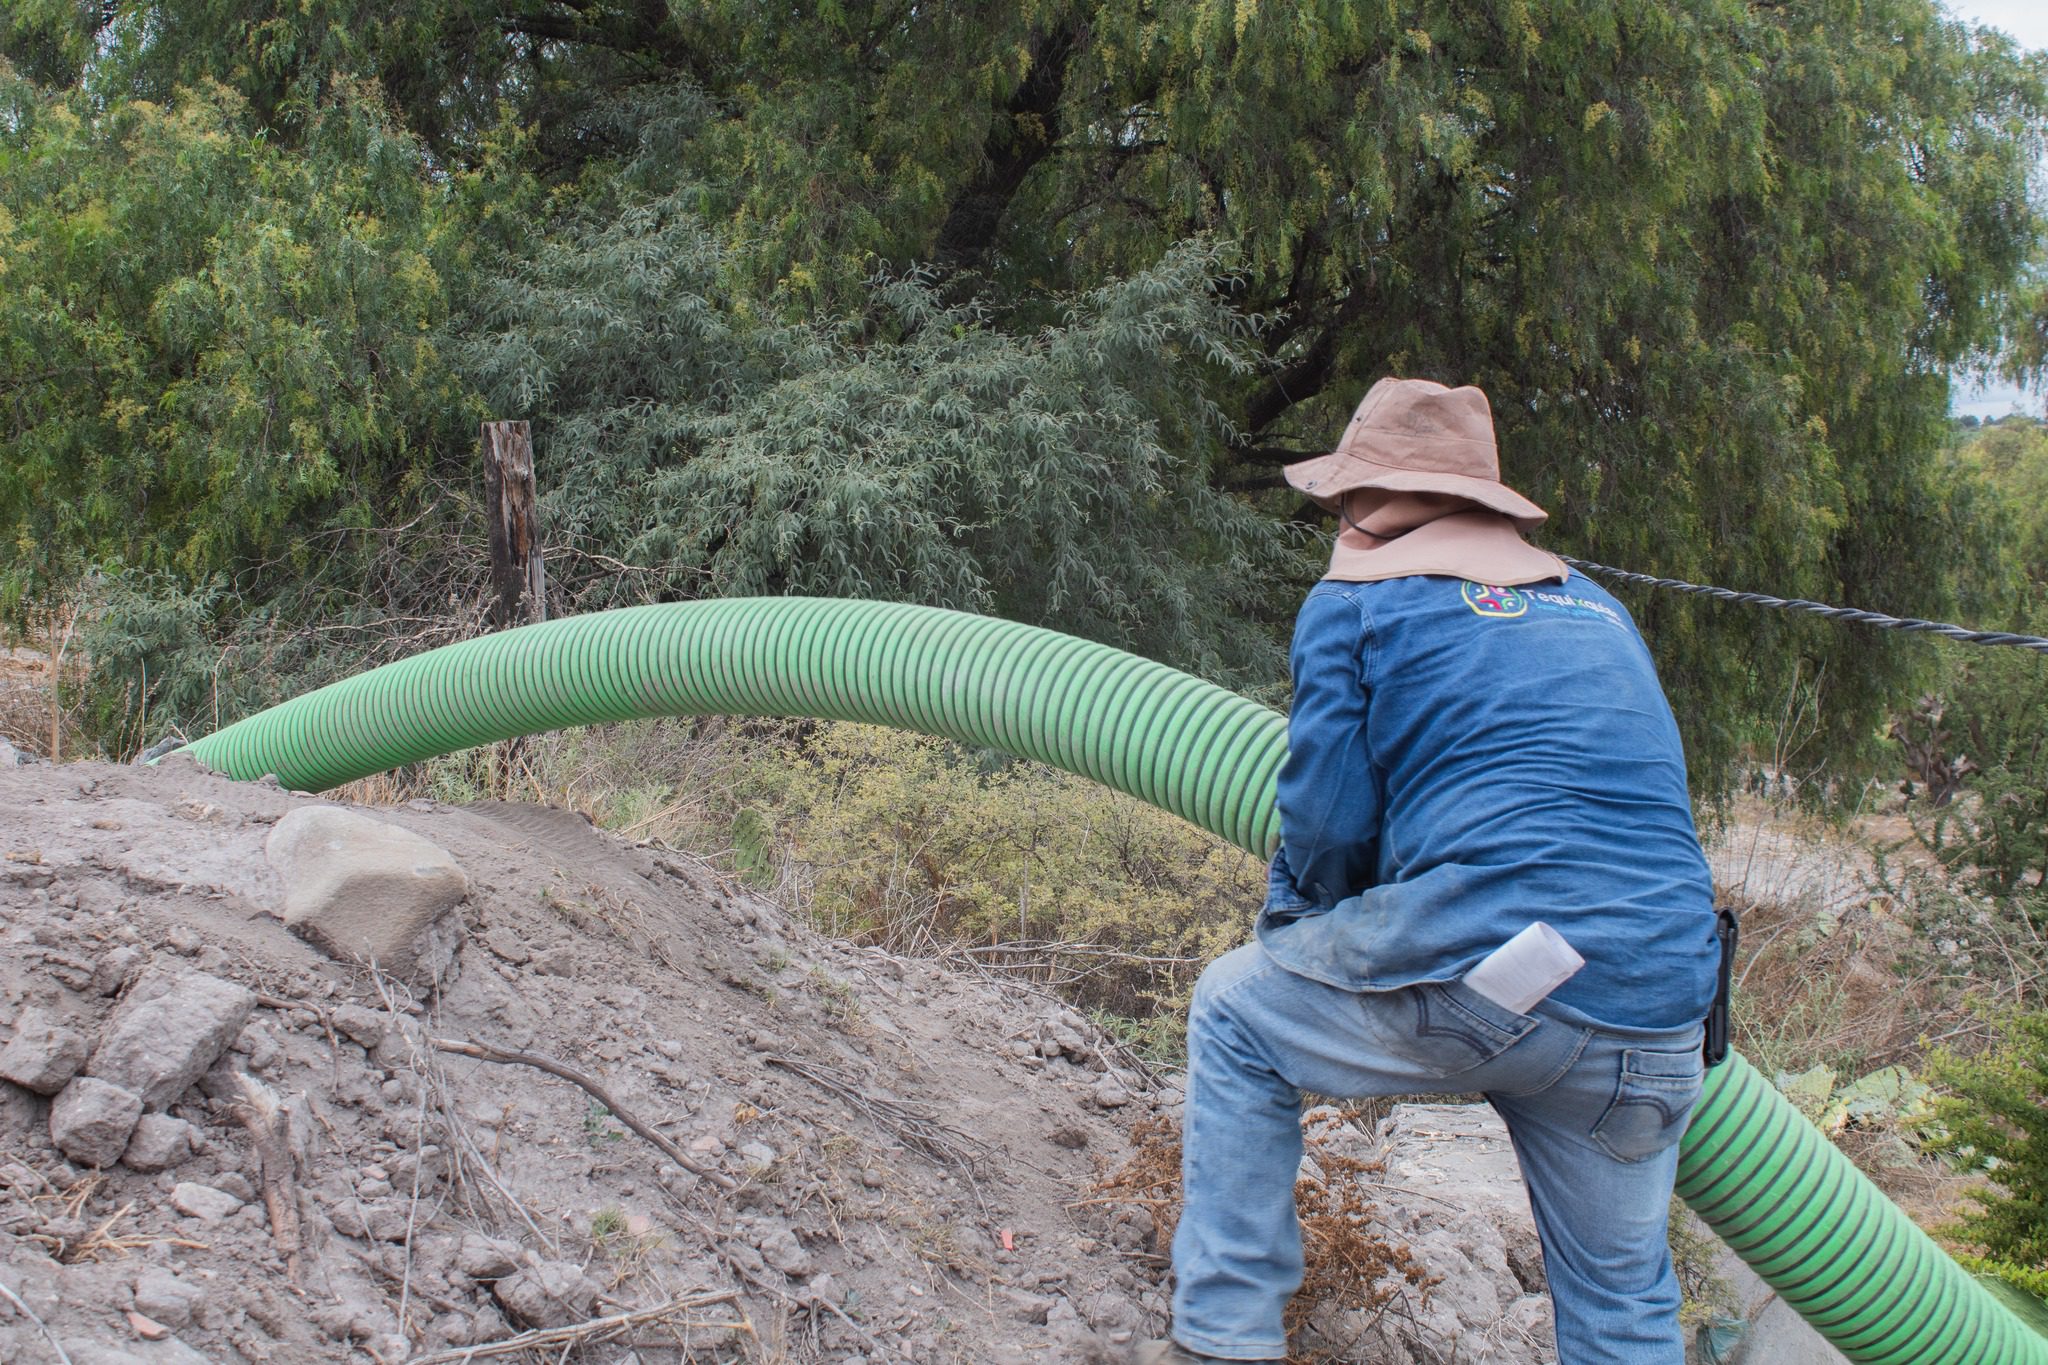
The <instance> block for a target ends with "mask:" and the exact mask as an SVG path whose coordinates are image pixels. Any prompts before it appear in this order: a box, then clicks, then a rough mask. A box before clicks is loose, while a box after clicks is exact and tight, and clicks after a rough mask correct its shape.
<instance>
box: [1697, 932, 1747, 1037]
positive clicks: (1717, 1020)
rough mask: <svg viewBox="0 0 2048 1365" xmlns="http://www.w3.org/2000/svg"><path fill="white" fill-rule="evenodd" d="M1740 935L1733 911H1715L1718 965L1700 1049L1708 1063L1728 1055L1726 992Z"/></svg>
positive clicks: (1728, 989) (1733, 977) (1732, 977)
mask: <svg viewBox="0 0 2048 1365" xmlns="http://www.w3.org/2000/svg"><path fill="white" fill-rule="evenodd" d="M1741 938H1742V925H1741V924H1740V923H1739V922H1738V921H1737V920H1736V918H1735V912H1734V911H1733V910H1729V909H1726V908H1725V907H1724V908H1721V909H1719V910H1717V911H1716V912H1715V919H1714V939H1715V941H1716V942H1717V943H1719V944H1720V945H1721V966H1720V968H1719V970H1718V971H1716V972H1715V974H1714V1007H1713V1009H1711V1010H1709V1011H1708V1012H1707V1041H1706V1045H1705V1046H1704V1047H1703V1048H1702V1049H1701V1052H1702V1053H1703V1054H1704V1056H1705V1058H1706V1063H1707V1065H1708V1066H1719V1065H1720V1064H1721V1063H1722V1062H1724V1061H1726V1060H1727V1059H1728V995H1729V991H1730V989H1731V988H1732V987H1733V985H1734V981H1735V947H1736V944H1737V943H1738V942H1739V941H1740V940H1741Z"/></svg>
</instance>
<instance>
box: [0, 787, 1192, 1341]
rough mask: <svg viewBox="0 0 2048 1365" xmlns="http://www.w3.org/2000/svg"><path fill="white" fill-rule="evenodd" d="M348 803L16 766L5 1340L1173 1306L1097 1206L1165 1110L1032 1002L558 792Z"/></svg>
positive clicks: (829, 1324) (1124, 1070)
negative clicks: (459, 803)
mask: <svg viewBox="0 0 2048 1365" xmlns="http://www.w3.org/2000/svg"><path fill="white" fill-rule="evenodd" d="M331 805H332V803H328V802H325V801H321V800H319V799H316V798H309V797H304V796H299V795H295V794H292V793H288V792H285V791H281V790H279V789H278V788H277V787H276V785H275V784H274V783H237V782H231V781H228V780H226V779H224V778H220V777H216V776H213V775H210V774H207V773H205V772H203V771H202V770H200V769H198V768H196V767H195V766H193V765H192V764H190V763H189V762H180V761H176V760H173V761H169V762H167V763H166V764H165V765H163V766H162V767H161V768H157V769H145V768H129V767H116V766H109V765H104V764H74V765H67V766H60V767H51V766H47V765H38V766H31V767H24V768H16V769H10V770H8V771H7V772H5V773H4V774H0V855H4V862H0V945H4V946H0V1025H4V1026H5V1027H4V1033H0V1038H4V1041H5V1046H4V1048H0V1076H4V1077H6V1078H7V1079H6V1080H5V1081H4V1082H0V1287H4V1289H5V1290H6V1293H5V1294H0V1359H6V1360H58V1359H65V1358H68V1359H69V1360H71V1361H73V1362H77V1363H78V1365H93V1363H94V1362H98V1363H100V1365H117V1363H120V1365H125V1363H126V1362H131V1361H144V1362H159V1361H165V1362H180V1361H185V1362H191V1361H220V1362H244V1361H248V1362H259V1361H280V1362H299V1361H329V1360H337V1361H338V1360H358V1361H361V1360H372V1361H379V1362H396V1361H400V1360H410V1361H414V1362H435V1361H452V1360H457V1359H471V1358H474V1359H487V1358H517V1359H531V1360H540V1359H547V1360H556V1359H563V1358H573V1359H578V1360H589V1361H629V1360H644V1361H673V1360H684V1359H688V1360H704V1361H714V1360H741V1359H746V1360H832V1361H881V1360H891V1361H896V1360H912V1361H954V1360H961V1361H1062V1362H1066V1361H1075V1362H1086V1361H1092V1360H1111V1359H1121V1358H1123V1357H1124V1355H1125V1353H1126V1352H1127V1351H1128V1348H1129V1343H1131V1342H1132V1341H1133V1340H1134V1339H1136V1338H1138V1337H1141V1336H1143V1335H1147V1334H1149V1333H1151V1332H1156V1331H1157V1330H1158V1329H1159V1328H1160V1326H1161V1325H1162V1323H1163V1317H1164V1311H1165V1302H1164V1298H1163V1291H1162V1288H1161V1285H1160V1278H1161V1274H1162V1271H1163V1264H1162V1261H1161V1258H1160V1257H1159V1255H1158V1254H1157V1249H1156V1248H1155V1247H1153V1246H1152V1244H1151V1232H1152V1229H1151V1224H1150V1219H1149V1218H1148V1217H1147V1216H1146V1214H1145V1212H1144V1210H1143V1209H1142V1208H1132V1207H1128V1206H1124V1207H1116V1206H1111V1205H1107V1204H1103V1203H1100V1202H1083V1201H1085V1200H1086V1199H1087V1196H1088V1193H1089V1190H1090V1188H1091V1186H1092V1184H1093V1182H1094V1181H1095V1179H1096V1178H1097V1177H1098V1175H1099V1172H1100V1168H1101V1166H1102V1164H1103V1163H1105V1162H1114V1161H1117V1160H1121V1159H1122V1157H1123V1155H1124V1153H1125V1152H1126V1150H1127V1148H1126V1144H1125V1140H1124V1131H1125V1129H1127V1128H1128V1127H1129V1120H1130V1118H1131V1116H1132V1115H1134V1114H1138V1113H1142V1112H1146V1111H1148V1110H1150V1109H1153V1108H1156V1107H1160V1106H1162V1105H1170V1104H1171V1103H1172V1102H1174V1101H1175V1100H1176V1099H1177V1095H1176V1093H1175V1092H1174V1091H1173V1090H1172V1089H1171V1088H1170V1087H1168V1088H1163V1089H1162V1088H1161V1087H1160V1086H1158V1085H1156V1084H1155V1083H1154V1081H1153V1078H1151V1077H1148V1076H1147V1075H1145V1074H1144V1073H1143V1072H1142V1070H1141V1069H1140V1068H1139V1067H1138V1066H1137V1065H1136V1064H1135V1063H1134V1062H1133V1061H1132V1060H1130V1059H1128V1058H1125V1057H1123V1056H1121V1055H1120V1054H1119V1053H1118V1052H1117V1051H1116V1049H1115V1048H1114V1046H1113V1045H1112V1044H1110V1043H1109V1042H1108V1041H1107V1040H1105V1039H1104V1038H1102V1037H1100V1036H1099V1035H1097V1034H1096V1033H1095V1032H1094V1031H1093V1030H1091V1029H1090V1028H1089V1026H1088V1025H1087V1023H1086V1021H1084V1020H1083V1019H1082V1018H1081V1017H1080V1016H1078V1015H1076V1014H1075V1013H1073V1012H1072V1011H1071V1010H1068V1009H1065V1008H1064V1007H1062V1005H1061V1004H1060V1003H1059V1002H1058V1001H1057V1000H1055V999H1052V998H1050V997H1047V996H1042V995H1039V994H1036V993H1034V992H1033V991H1031V990H1030V989H1029V988H1028V987H1026V986H1022V985H1019V984H1015V983H1001V982H989V981H984V980H979V979H974V978H967V977H962V976H959V975H956V974H953V973H951V972H948V971H946V970H943V969H941V968H940V967H938V966H935V965H933V964H931V963H927V962H920V961H914V960H906V959H901V958H896V957H892V956H889V955H886V954H884V953H881V952H878V951H873V950H867V949H861V948H856V947H851V946H848V945H845V944H841V943H834V942H830V941H826V940H823V939H821V938H819V937H817V936H815V935H813V934H811V933H809V932H806V931H805V930H803V929H802V928H801V927H799V926H796V925H793V924H791V923H790V922H789V921H788V920H787V918H786V917H785V916H784V915H783V914H782V913H781V912H780V911H779V910H778V909H777V908H776V907H774V906H773V905H770V904H768V903H766V902H764V901H762V900H761V899H759V898H757V897H755V896H753V895H750V894H748V893H747V892H746V891H744V890H743V889H741V888H739V887H737V886H735V885H733V884H732V883H730V882H729V881H727V880H725V879H723V878H721V877H720V876H719V875H718V874H717V873H716V872H715V871H714V870H713V869H712V868H711V867H709V866H708V865H707V864H705V863H702V862H700V861H697V860H695V859H692V858H689V857H684V856H679V855H676V854H673V853H670V852H666V851H659V850H650V849H647V848H644V847H638V846H634V845H630V844H627V843H623V842H621V841H619V840H616V839H613V838H611V837H609V836H606V835H603V834H601V833H599V832H598V831H596V830H593V829H592V828H591V827H590V825H589V824H588V823H587V822H586V821H584V820H583V819H582V817H580V816H577V815H574V814H571V813H567V812H562V811H555V810H546V809H540V808H531V807H515V806H501V805H484V806H472V807H466V808H451V807H442V806H437V805H433V804H430V803H424V802H421V803H414V804H412V805H410V806H406V807H400V808H395V809H363V810H360V811H358V812H356V817H357V818H358V819H359V820H362V821H369V822H376V826H375V828H376V830H381V831H383V832H382V833H378V834H375V837H373V838H372V839H371V840H370V842H369V843H368V844H367V845H364V846H362V847H359V848H355V849H353V850H351V849H350V848H349V847H347V845H349V843H350V841H351V840H352V839H354V838H355V837H356V836H355V835H353V834H350V833H349V832H348V831H349V830H350V829H354V828H356V826H352V825H350V824H349V822H347V821H337V820H335V819H333V818H332V817H322V818H320V819H317V820H312V821H308V820H306V819H304V818H302V816H301V814H300V813H304V812H309V811H314V810H318V809H321V808H325V807H330V806H331ZM287 817H292V818H293V822H294V823H293V828H294V829H299V827H301V826H303V827H306V830H310V833H309V832H306V831H305V830H301V831H300V833H298V834H296V835H294V836H292V837H290V838H284V837H280V838H279V839H276V840H273V838H272V836H273V835H274V834H277V833H278V830H277V827H278V825H279V822H280V821H284V820H286V818H287ZM336 831H339V832H336ZM414 836H416V838H415V837H414ZM267 843H269V844H270V847H269V848H268V850H266V844H267ZM286 845H289V847H286ZM309 850H310V851H309ZM329 854H332V855H333V856H336V857H342V858H344V860H345V861H346V859H347V858H348V857H350V856H353V858H354V861H353V863H352V864H350V865H348V866H343V867H341V868H339V869H338V870H337V868H336V867H335V866H333V865H332V864H327V863H320V861H319V860H320V859H321V858H323V857H326V856H328V855H329ZM437 855H438V858H440V859H445V861H446V864H447V866H445V867H443V866H441V865H440V863H439V862H438V861H437V860H436V857H437ZM309 859H311V860H312V861H311V862H309V861H308V860H309ZM280 869H283V870H282V871H281V870H280ZM393 897H396V898H397V899H398V900H400V901H403V902H404V903H405V906H406V910H405V914H406V915H408V916H410V918H409V919H407V920H406V922H405V928H404V931H403V937H404V941H403V942H396V943H395V946H394V943H385V944H383V945H381V947H380V945H379V944H378V943H376V942H375V941H373V939H366V938H363V937H361V933H362V931H361V929H360V921H361V920H362V919H363V916H362V915H361V913H360V912H361V910H362V908H363V907H364V906H365V905H374V906H377V907H385V906H387V905H389V904H393V903H396V902H394V901H392V900H391V899H390V898H393ZM352 912H356V913H355V917H354V919H351V913H352ZM389 918H390V916H388V915H383V914H382V912H381V910H380V916H379V919H380V922H382V920H385V919H389ZM287 921H289V923H288V922H287ZM366 956H372V957H376V958H377V961H376V963H375V964H371V963H366V962H365V961H364V958H365V957H366ZM517 1343H523V1344H524V1345H525V1346H527V1347H531V1348H534V1349H531V1350H528V1349H519V1350H514V1349H512V1348H513V1345H514V1344H517ZM542 1351H544V1354H542V1353H540V1352H542Z"/></svg>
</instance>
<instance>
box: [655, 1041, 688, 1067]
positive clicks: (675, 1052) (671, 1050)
mask: <svg viewBox="0 0 2048 1365" xmlns="http://www.w3.org/2000/svg"><path fill="white" fill-rule="evenodd" d="M654 1050H655V1051H656V1052H658V1053H660V1054H661V1055H662V1056H664V1057H666V1058H668V1059H669V1060H670V1061H672V1062H679V1061H681V1060H682V1059H683V1045H682V1044H681V1043H679V1042H677V1041H676V1040H675V1039H673V1038H663V1039H660V1040H659V1041H657V1042H656V1043H655V1045H654Z"/></svg>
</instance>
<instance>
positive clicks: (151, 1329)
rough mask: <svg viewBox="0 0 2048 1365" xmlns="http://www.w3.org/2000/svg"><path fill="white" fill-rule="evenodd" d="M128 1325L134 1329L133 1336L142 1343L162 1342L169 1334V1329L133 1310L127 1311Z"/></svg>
mask: <svg viewBox="0 0 2048 1365" xmlns="http://www.w3.org/2000/svg"><path fill="white" fill-rule="evenodd" d="M128 1325H129V1326H130V1327H133V1328H134V1329H135V1335H136V1336H138V1337H141V1338H142V1339H143V1340H144V1341H162V1340H163V1339H164V1338H165V1337H167V1336H169V1335H170V1334H171V1329H170V1328H168V1327H166V1326H164V1325H163V1324H162V1323H160V1322H158V1321H157V1320H156V1319H155V1318H151V1317H146V1316H144V1315H143V1314H141V1313H138V1312H136V1311H135V1310H134V1309H132V1308H131V1309H129V1310H128Z"/></svg>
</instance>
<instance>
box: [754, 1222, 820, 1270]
mask: <svg viewBox="0 0 2048 1365" xmlns="http://www.w3.org/2000/svg"><path fill="white" fill-rule="evenodd" d="M753 1241H754V1245H755V1246H756V1247H757V1248H759V1250H760V1252H761V1259H762V1260H764V1261H766V1262H767V1263H768V1264H769V1265H772V1266H774V1267H775V1268H776V1269H777V1270H779V1271H781V1272H782V1273H783V1274H785V1275H787V1276H789V1277H790V1278H791V1279H801V1278H803V1277H804V1276H806V1275H808V1274H810V1273H811V1271H812V1270H813V1269H815V1268H816V1265H817V1262H816V1259H815V1258H814V1257H813V1256H812V1255H811V1253H810V1252H808V1251H806V1250H804V1247H803V1243H801V1242H799V1241H797V1239H796V1233H795V1231H794V1230H793V1229H791V1227H790V1226H789V1224H787V1223H784V1222H781V1221H780V1220H776V1219H770V1220H768V1221H767V1222H765V1223H764V1224H763V1225H762V1227H761V1230H760V1231H759V1232H758V1233H757V1234H756V1235H755V1237H754V1239H753Z"/></svg>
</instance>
